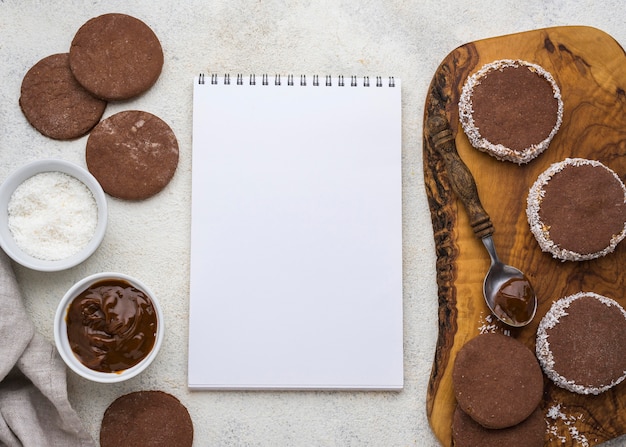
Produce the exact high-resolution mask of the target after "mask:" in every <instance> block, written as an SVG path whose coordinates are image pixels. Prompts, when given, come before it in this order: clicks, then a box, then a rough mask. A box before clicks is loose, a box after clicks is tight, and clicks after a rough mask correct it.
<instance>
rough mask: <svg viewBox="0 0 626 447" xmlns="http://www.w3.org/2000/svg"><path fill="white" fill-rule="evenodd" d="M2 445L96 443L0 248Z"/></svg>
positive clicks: (86, 445)
mask: <svg viewBox="0 0 626 447" xmlns="http://www.w3.org/2000/svg"><path fill="white" fill-rule="evenodd" d="M0 446H7V447H14V446H15V447H31V446H32V447H47V446H50V447H93V446H95V443H94V441H93V439H91V437H90V436H89V435H88V434H87V433H86V431H85V430H84V428H83V426H82V423H81V421H80V419H79V418H78V415H77V414H76V412H75V411H74V409H73V408H72V407H71V405H70V403H69V401H68V398H67V384H66V367H65V364H64V363H63V361H62V360H61V357H60V356H59V354H58V352H57V350H56V347H55V346H54V345H53V344H52V343H50V342H49V341H48V340H46V339H45V338H44V337H43V336H42V335H41V334H39V333H38V332H37V331H35V328H34V326H33V323H32V321H31V320H30V319H29V317H28V315H27V313H26V309H25V308H24V305H23V303H22V297H21V295H20V292H19V289H18V286H17V281H16V279H15V275H14V272H13V269H12V267H11V263H10V261H9V259H8V257H7V256H6V254H5V253H4V252H3V251H2V250H0Z"/></svg>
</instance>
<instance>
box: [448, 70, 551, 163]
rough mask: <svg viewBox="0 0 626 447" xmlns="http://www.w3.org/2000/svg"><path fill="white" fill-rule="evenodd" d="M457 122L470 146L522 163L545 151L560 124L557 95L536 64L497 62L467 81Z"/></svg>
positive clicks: (502, 158) (549, 79)
mask: <svg viewBox="0 0 626 447" xmlns="http://www.w3.org/2000/svg"><path fill="white" fill-rule="evenodd" d="M459 119H460V121H461V125H462V126H463V130H464V131H465V134H466V135H467V137H468V139H469V141H470V143H471V144H472V146H474V147H475V148H477V149H479V150H481V151H483V152H486V153H488V154H490V155H492V156H494V157H495V158H497V159H498V160H502V161H511V162H514V163H517V164H525V163H528V162H529V161H531V160H533V159H534V158H535V157H537V156H538V155H539V154H541V153H542V152H543V151H545V150H546V148H547V147H548V146H549V145H550V142H551V141H552V139H553V138H554V136H555V135H556V133H557V131H558V130H559V128H560V126H561V122H562V120H563V100H562V99H561V91H560V89H559V86H558V85H557V83H556V81H555V80H554V78H553V76H552V75H551V74H550V73H549V72H548V71H547V70H546V69H544V68H543V67H541V66H540V65H537V64H534V63H531V62H527V61H523V60H514V59H501V60H497V61H494V62H491V63H489V64H486V65H484V66H483V67H482V68H481V69H479V70H478V71H477V72H476V73H474V74H472V75H471V76H469V77H468V78H467V80H466V81H465V83H464V85H463V89H462V91H461V96H460V99H459Z"/></svg>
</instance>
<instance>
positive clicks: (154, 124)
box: [86, 110, 178, 200]
mask: <svg viewBox="0 0 626 447" xmlns="http://www.w3.org/2000/svg"><path fill="white" fill-rule="evenodd" d="M86 160H87V168H88V169H89V172H91V173H92V174H93V176H94V177H96V179H97V180H98V181H99V182H100V184H101V185H102V189H104V191H105V192H106V193H107V194H109V195H111V196H113V197H117V198H120V199H126V200H142V199H147V198H148V197H151V196H153V195H155V194H156V193H158V192H159V191H161V190H162V189H163V188H165V186H166V185H167V184H168V183H169V181H170V180H171V179H172V177H173V176H174V172H175V171H176V167H177V165H178V142H177V140H176V136H175V135H174V132H173V131H172V129H171V128H170V127H169V126H168V125H167V124H166V123H165V122H164V121H162V120H161V119H160V118H158V117H157V116H155V115H152V114H151V113H148V112H143V111H139V110H129V111H124V112H119V113H117V114H115V115H112V116H110V117H108V118H106V119H104V120H102V121H101V122H100V123H99V124H98V125H97V126H96V127H95V128H94V129H93V130H92V131H91V134H90V135H89V139H88V140H87V148H86Z"/></svg>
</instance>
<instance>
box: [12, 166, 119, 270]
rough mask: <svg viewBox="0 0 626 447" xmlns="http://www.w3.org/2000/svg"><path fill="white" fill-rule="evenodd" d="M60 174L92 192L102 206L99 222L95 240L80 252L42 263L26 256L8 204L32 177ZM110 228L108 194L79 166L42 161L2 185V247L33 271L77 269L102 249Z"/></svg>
mask: <svg viewBox="0 0 626 447" xmlns="http://www.w3.org/2000/svg"><path fill="white" fill-rule="evenodd" d="M51 171H59V172H64V173H66V174H68V175H71V176H73V177H74V178H76V179H78V180H80V181H81V182H83V183H84V184H85V185H86V186H87V187H88V188H89V189H90V190H91V192H92V194H93V197H94V199H95V200H96V205H97V206H98V223H97V225H96V230H95V232H94V235H93V237H92V239H91V241H90V242H89V243H88V244H87V245H86V246H85V247H83V249H82V250H80V251H79V252H78V253H76V254H74V255H72V256H69V257H67V258H65V259H60V260H52V261H50V260H42V259H38V258H36V257H33V256H31V255H29V254H28V253H25V252H24V251H23V250H22V249H21V248H20V247H19V246H18V244H17V243H16V242H15V240H14V239H13V235H12V233H11V230H10V229H9V225H8V220H9V213H8V205H9V201H10V200H11V196H12V195H13V192H14V191H15V189H16V188H17V187H18V186H19V185H21V184H22V183H23V182H24V181H25V180H27V179H29V178H30V177H32V176H34V175H36V174H39V173H42V172H51ZM106 227H107V201H106V196H105V194H104V191H103V190H102V187H101V186H100V183H98V181H97V180H96V178H95V177H94V176H93V175H91V173H90V172H89V171H87V170H86V169H84V168H81V167H80V166H78V165H75V164H73V163H70V162H68V161H65V160H60V159H46V160H39V161H35V162H32V163H29V164H26V165H24V166H22V167H21V168H19V169H17V170H16V171H14V172H13V173H11V174H10V175H9V177H7V179H6V180H5V181H4V183H2V185H0V247H2V249H3V250H4V251H5V252H6V254H7V255H9V256H10V257H11V258H12V259H13V260H14V261H16V262H18V263H20V264H21V265H23V266H25V267H28V268H30V269H33V270H40V271H45V272H53V271H59V270H65V269H68V268H71V267H74V266H76V265H78V264H80V263H81V262H83V261H84V260H85V259H87V258H88V257H89V256H91V255H92V254H93V252H94V251H96V249H97V248H98V247H99V246H100V243H101V242H102V239H103V238H104V233H105V231H106Z"/></svg>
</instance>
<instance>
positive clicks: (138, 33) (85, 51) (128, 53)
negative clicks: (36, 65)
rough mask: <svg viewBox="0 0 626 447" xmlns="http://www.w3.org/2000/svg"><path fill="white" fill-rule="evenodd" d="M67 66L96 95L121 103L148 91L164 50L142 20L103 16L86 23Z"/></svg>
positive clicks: (158, 72)
mask: <svg viewBox="0 0 626 447" xmlns="http://www.w3.org/2000/svg"><path fill="white" fill-rule="evenodd" d="M70 67H71V70H72V73H74V76H75V77H76V79H77V80H78V82H80V84H81V85H82V86H83V87H85V88H86V89H87V90H89V91H90V92H91V93H93V94H94V95H95V96H97V97H99V98H102V99H106V100H109V101H116V100H124V99H129V98H132V97H134V96H137V95H139V94H141V93H143V92H145V91H146V90H148V89H149V88H150V87H152V85H154V83H155V82H156V80H157V79H158V77H159V75H160V74H161V69H162V68H163V49H162V48H161V43H160V42H159V39H158V38H157V36H156V35H155V34H154V32H153V31H152V30H151V29H150V27H148V26H147V25H146V24H145V23H143V22H142V21H141V20H139V19H136V18H134V17H131V16H128V15H125V14H104V15H101V16H98V17H95V18H93V19H91V20H89V21H88V22H87V23H85V24H84V25H83V26H82V27H80V29H79V30H78V32H77V33H76V35H75V36H74V39H73V40H72V45H71V47H70Z"/></svg>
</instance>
